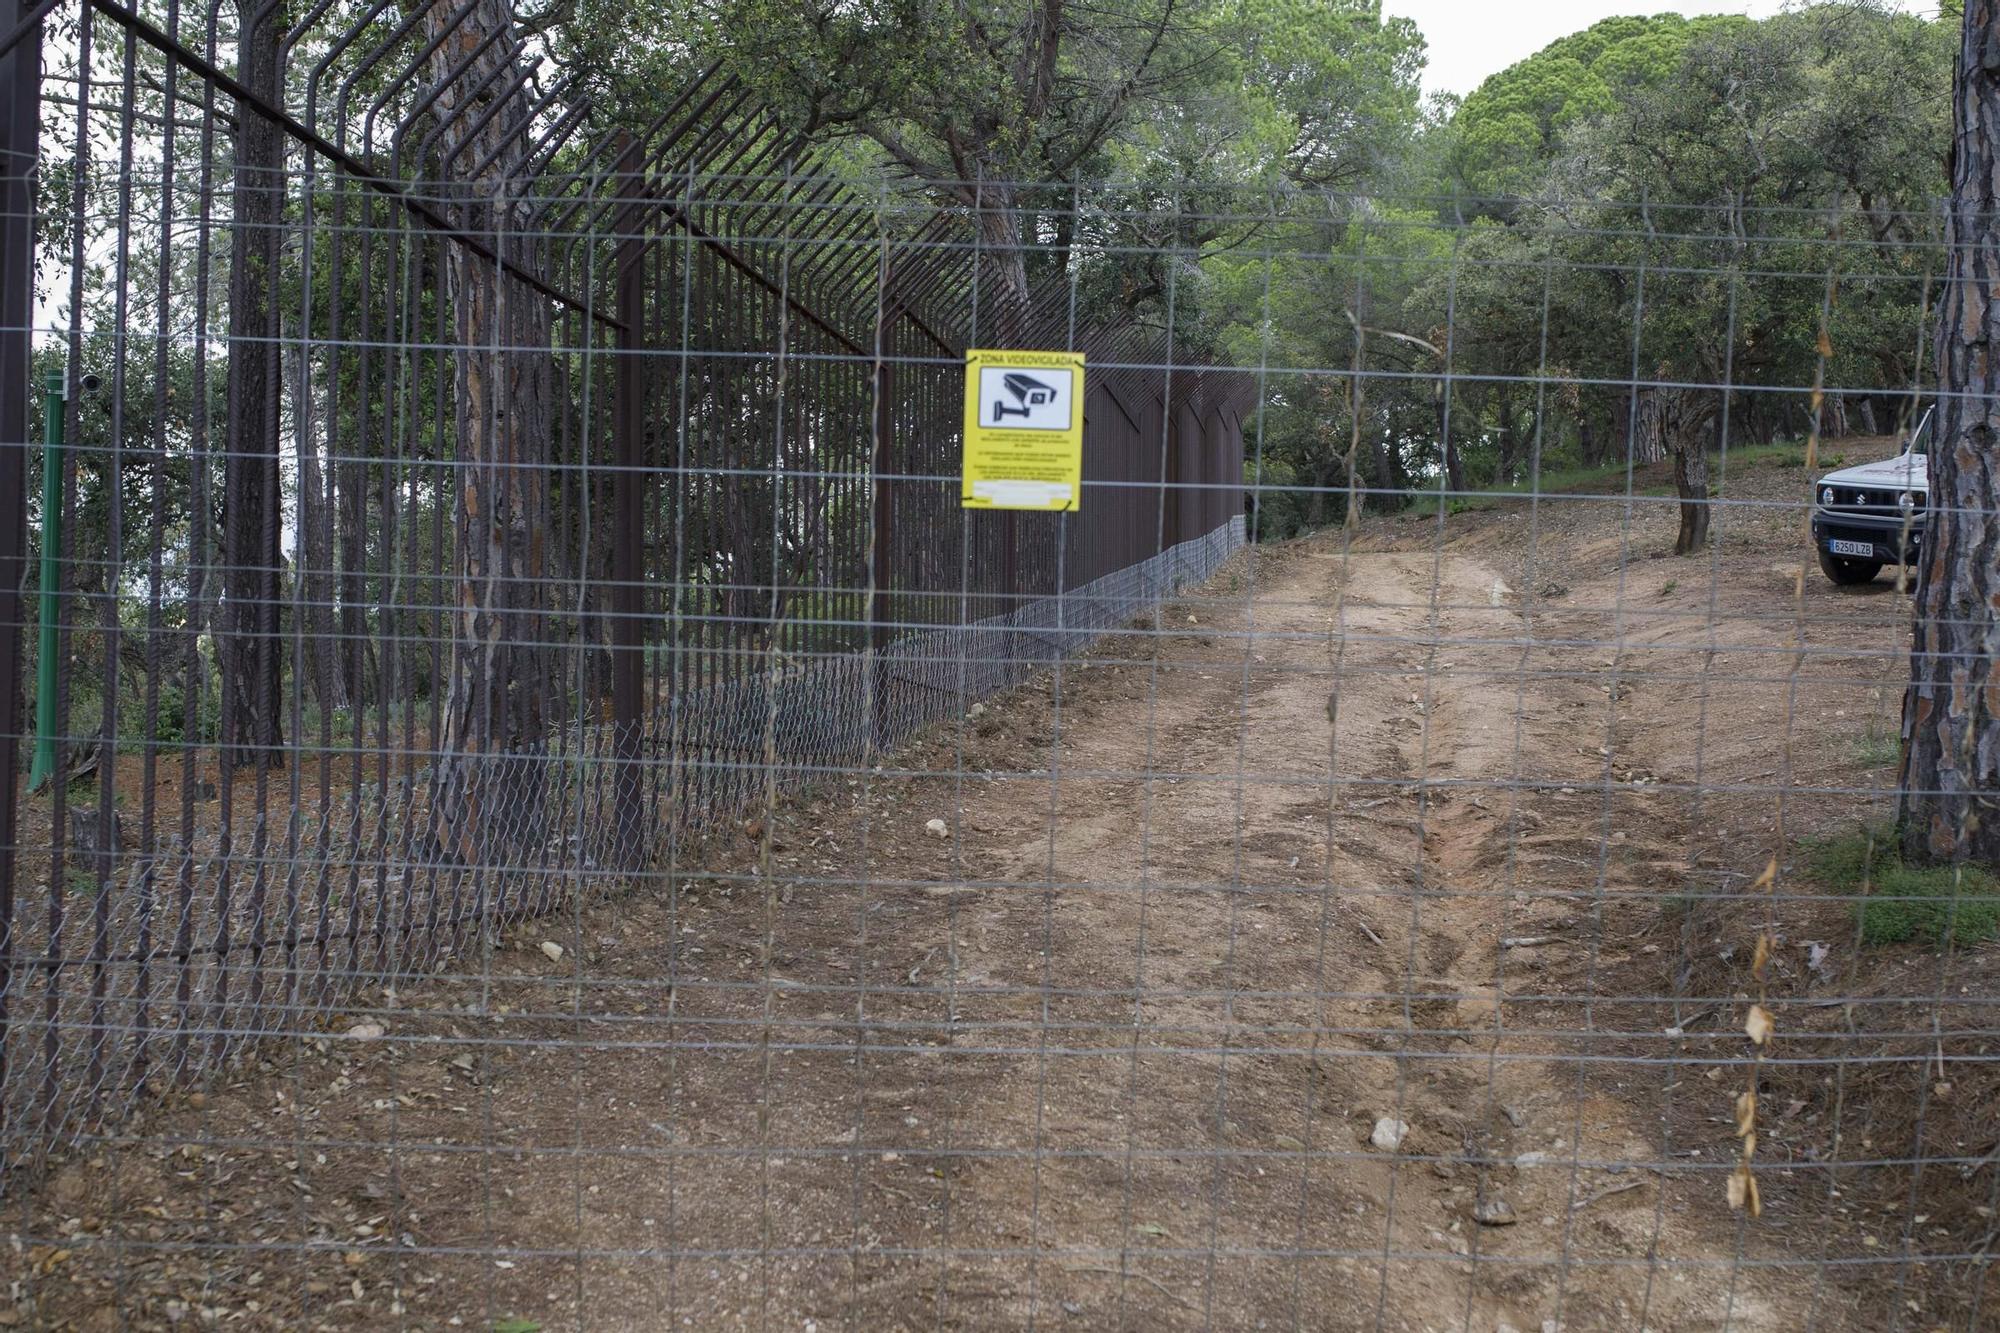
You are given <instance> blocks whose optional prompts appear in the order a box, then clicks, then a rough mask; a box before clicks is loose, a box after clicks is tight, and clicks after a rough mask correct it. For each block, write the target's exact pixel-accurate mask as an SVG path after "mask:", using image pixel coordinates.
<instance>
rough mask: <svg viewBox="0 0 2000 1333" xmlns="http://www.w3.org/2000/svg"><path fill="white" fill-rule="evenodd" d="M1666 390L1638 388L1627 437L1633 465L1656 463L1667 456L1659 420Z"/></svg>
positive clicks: (1664, 436) (1641, 465) (1640, 465)
mask: <svg viewBox="0 0 2000 1333" xmlns="http://www.w3.org/2000/svg"><path fill="white" fill-rule="evenodd" d="M1667 392H1668V391H1667V390H1664V389H1641V390H1639V393H1638V402H1637V403H1636V404H1635V405H1634V406H1633V409H1632V415H1631V422H1632V425H1631V435H1630V436H1629V437H1628V444H1629V448H1630V451H1631V459H1632V466H1634V467H1644V466H1646V464H1648V463H1657V462H1659V461H1660V460H1661V459H1662V458H1665V457H1666V456H1667V447H1666V435H1665V431H1664V430H1663V429H1662V421H1661V414H1662V410H1663V408H1664V407H1665V405H1666V403H1665V399H1666V395H1667Z"/></svg>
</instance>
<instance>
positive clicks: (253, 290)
mask: <svg viewBox="0 0 2000 1333" xmlns="http://www.w3.org/2000/svg"><path fill="white" fill-rule="evenodd" d="M237 10H238V13H239V14H240V15H241V28H240V30H239V32H240V35H239V38H238V41H239V43H240V46H239V48H238V49H239V50H240V51H241V52H242V57H241V60H240V62H239V69H240V77H241V78H242V80H243V82H244V84H245V85H246V86H247V87H249V88H250V89H251V90H252V91H253V92H257V93H260V94H262V95H264V96H265V97H267V98H268V99H270V100H271V101H273V102H276V101H278V100H279V96H278V83H279V69H278V39H279V36H280V24H279V23H278V21H277V18H276V16H275V15H273V14H272V13H271V12H269V6H266V5H263V4H262V3H260V0H239V4H238V6H237ZM259 14H261V15H262V18H261V21H259V20H257V18H256V16H257V15H259ZM253 22H255V24H256V26H255V30H254V31H253V30H252V24H253ZM284 154H285V145H284V138H283V136H282V134H281V133H280V131H279V129H278V126H277V125H276V124H275V123H273V122H272V121H271V120H269V119H268V118H266V117H264V116H262V115H259V114H257V113H256V112H255V111H253V110H250V109H248V108H247V107H246V108H245V110H244V112H243V115H242V117H241V119H240V121H239V123H238V126H237V130H236V172H235V182H234V184H235V210H236V212H235V217H234V218H233V225H232V226H231V228H230V238H229V390H228V392H229V397H228V402H229V411H228V413H227V420H228V426H227V429H226V432H225V435H224V439H225V441H226V443H225V452H224V455H223V465H222V478H223V481H222V571H223V572H222V579H223V584H222V586H223V599H222V608H221V610H222V614H221V616H220V622H221V623H220V624H219V626H218V630H219V633H218V634H217V636H216V647H217V655H218V657H219V658H220V665H221V668H222V731H221V742H222V755H223V759H224V761H225V762H226V763H228V764H230V765H232V766H234V767H238V768H240V767H243V766H245V765H249V764H261V765H263V766H265V767H270V768H276V767H279V766H281V765H282V764H283V763H284V749H283V746H284V734H283V732H282V730H281V717H280V712H281V708H282V703H281V701H282V699H283V697H284V695H283V691H282V690H281V689H280V688H279V683H278V668H279V660H280V659H279V652H280V648H281V645H282V643H283V640H282V639H281V637H280V634H279V628H278V612H279V599H280V596H281V593H280V588H279V570H280V567H281V564H282V561H281V557H280V555H279V544H278V532H279V518H278V507H279V503H280V501H279V495H278V299H277V285H278V226H279V223H280V221H281V218H282V213H283V207H284V188H283V185H282V183H281V182H280V179H279V177H280V174H281V173H282V172H283V170H284V165H285V156H284Z"/></svg>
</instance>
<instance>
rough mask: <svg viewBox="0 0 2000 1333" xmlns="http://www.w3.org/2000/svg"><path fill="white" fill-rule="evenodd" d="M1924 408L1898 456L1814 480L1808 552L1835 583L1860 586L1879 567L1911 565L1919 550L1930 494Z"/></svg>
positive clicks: (1928, 427)
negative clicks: (1811, 549)
mask: <svg viewBox="0 0 2000 1333" xmlns="http://www.w3.org/2000/svg"><path fill="white" fill-rule="evenodd" d="M1934 410H1935V409H1931V408H1926V409H1925V411H1924V415H1923V417H1922V419H1920V420H1919V421H1918V422H1917V428H1916V429H1915V430H1913V431H1911V432H1910V438H1909V441H1908V442H1907V443H1906V444H1905V445H1904V446H1903V452H1902V453H1900V454H1897V455H1896V456H1895V457H1894V458H1885V459H1883V460H1881V461H1880V462H1878V463H1863V464H1861V465H1860V466H1859V467H1844V468H1842V469H1840V471H1838V472H1829V473H1827V474H1826V475H1825V476H1824V477H1821V478H1820V479H1819V486H1818V492H1819V495H1818V499H1819V503H1818V504H1817V505H1815V506H1814V507H1813V517H1812V537H1813V547H1814V549H1816V550H1817V551H1818V552H1819V567H1820V569H1821V570H1823V571H1825V573H1826V576H1827V577H1828V578H1830V579H1832V580H1833V581H1834V582H1835V583H1842V584H1848V583H1866V582H1868V581H1869V580H1870V579H1872V578H1874V577H1875V576H1876V575H1877V574H1879V573H1881V572H1882V566H1884V565H1914V564H1916V563H1917V557H1918V555H1919V554H1920V553H1921V551H1922V548H1923V539H1924V509H1925V506H1926V501H1927V498H1928V495H1929V491H1930V460H1929V457H1928V455H1927V454H1926V452H1925V450H1926V449H1927V447H1928V446H1929V444H1930V438H1931V413H1932V412H1933V411H1934Z"/></svg>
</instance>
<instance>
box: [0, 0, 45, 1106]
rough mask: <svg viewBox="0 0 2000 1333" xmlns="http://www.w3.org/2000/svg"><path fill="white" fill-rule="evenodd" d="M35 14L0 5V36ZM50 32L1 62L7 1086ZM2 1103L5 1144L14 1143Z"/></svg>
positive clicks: (1, 901)
mask: <svg viewBox="0 0 2000 1333" xmlns="http://www.w3.org/2000/svg"><path fill="white" fill-rule="evenodd" d="M32 8H33V6H31V5H30V4H29V3H28V0H0V16H4V17H0V31H7V32H11V31H13V30H14V29H15V28H16V27H17V26H18V25H19V24H20V23H21V22H22V21H23V20H24V19H27V18H29V17H30V10H31V9H32ZM41 77H42V34H41V29H40V26H39V25H37V26H36V28H35V29H34V30H33V31H31V32H28V33H26V34H25V35H23V36H22V38H21V39H20V40H19V41H18V42H16V43H15V45H14V47H13V49H12V50H10V51H8V52H6V53H5V54H4V55H0V781H4V782H5V783H6V791H5V792H4V793H0V1089H5V1088H6V1087H8V1086H9V1080H8V1070H7V1064H6V1061H7V1033H8V1027H9V1021H10V1006H9V1004H8V999H9V996H10V993H11V991H12V990H13V981H14V978H13V968H12V966H11V964H10V963H9V961H8V960H9V959H11V958H12V957H13V953H14V849H15V848H16V847H17V846H18V845H19V843H20V837H19V814H20V812H19V809H18V805H19V799H20V783H19V780H18V777H17V774H18V773H19V768H20V743H19V742H20V736H21V720H22V707H21V624H22V615H21V602H22V599H21V584H22V582H23V575H24V574H25V573H26V572H27V530H28V497H27V484H26V483H27V474H28V372H29V367H30V365H31V364H32V362H33V358H34V335H33V332H32V329H31V325H32V324H33V322H34V314H35V189H34V171H35V158H36V155H37V154H38V153H39V151H40V147H41V144H40V132H41V115H40V107H39V105H38V103H39V102H40V100H41ZM6 1106H7V1102H6V1098H5V1097H4V1096H0V1143H5V1142H6V1141H7V1138H6V1135H7V1130H8V1126H7V1123H6V1117H7V1112H6Z"/></svg>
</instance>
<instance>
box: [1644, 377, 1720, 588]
mask: <svg viewBox="0 0 2000 1333" xmlns="http://www.w3.org/2000/svg"><path fill="white" fill-rule="evenodd" d="M1653 399H1654V404H1655V406H1656V408H1657V413H1656V422H1657V426H1658V430H1659V436H1660V439H1661V440H1662V441H1663V442H1664V443H1665V445H1666V447H1667V449H1668V451H1669V452H1670V453H1672V454H1673V458H1674V490H1675V491H1676V492H1678V493H1679V495H1680V500H1681V526H1680V532H1679V533H1678V534H1677V535H1676V536H1675V538H1674V554H1675V555H1693V554H1694V553H1695V552H1697V551H1699V550H1702V549H1703V548H1705V547H1706V546H1707V545H1708V515H1709V505H1708V439H1707V430H1706V427H1707V425H1708V423H1709V421H1710V420H1711V418H1712V417H1713V415H1714V404H1713V403H1712V402H1711V401H1710V400H1709V397H1708V395H1707V394H1705V393H1701V392H1700V391H1698V390H1694V389H1660V390H1657V391H1655V393H1654V395H1653Z"/></svg>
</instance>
